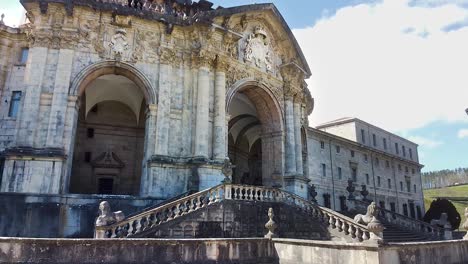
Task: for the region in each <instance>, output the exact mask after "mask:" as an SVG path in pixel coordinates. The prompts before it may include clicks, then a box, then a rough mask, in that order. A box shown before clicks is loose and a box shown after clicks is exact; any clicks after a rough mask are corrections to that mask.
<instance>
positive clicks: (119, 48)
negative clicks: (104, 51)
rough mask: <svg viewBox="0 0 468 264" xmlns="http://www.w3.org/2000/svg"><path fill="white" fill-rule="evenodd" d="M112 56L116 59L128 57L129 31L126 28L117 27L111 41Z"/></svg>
mask: <svg viewBox="0 0 468 264" xmlns="http://www.w3.org/2000/svg"><path fill="white" fill-rule="evenodd" d="M109 47H110V52H111V57H114V58H115V59H116V60H122V59H126V58H127V57H128V50H129V44H128V41H127V32H126V31H125V29H117V31H116V32H115V34H114V36H112V38H111V41H110V43H109Z"/></svg>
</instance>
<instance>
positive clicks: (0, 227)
mask: <svg viewBox="0 0 468 264" xmlns="http://www.w3.org/2000/svg"><path fill="white" fill-rule="evenodd" d="M103 200H106V201H109V203H110V204H111V206H112V208H115V209H116V210H117V209H118V210H122V211H124V212H125V214H127V215H128V214H131V213H135V212H138V211H141V210H143V209H144V208H147V207H150V206H153V205H156V204H158V203H160V202H161V201H162V200H159V199H157V198H146V199H145V198H135V197H132V196H110V195H75V194H69V195H45V194H44V195H40V194H36V195H35V194H15V193H0V208H2V212H1V214H0V236H4V237H43V238H47V237H67V238H86V237H93V234H94V221H95V219H96V217H97V212H98V206H99V203H100V202H101V201H103Z"/></svg>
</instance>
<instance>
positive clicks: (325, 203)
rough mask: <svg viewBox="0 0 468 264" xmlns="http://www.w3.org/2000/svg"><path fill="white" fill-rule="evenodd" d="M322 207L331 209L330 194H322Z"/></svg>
mask: <svg viewBox="0 0 468 264" xmlns="http://www.w3.org/2000/svg"><path fill="white" fill-rule="evenodd" d="M323 206H325V207H327V208H331V201H330V194H328V193H325V194H323Z"/></svg>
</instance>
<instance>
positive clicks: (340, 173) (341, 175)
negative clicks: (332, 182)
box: [338, 167, 343, 180]
mask: <svg viewBox="0 0 468 264" xmlns="http://www.w3.org/2000/svg"><path fill="white" fill-rule="evenodd" d="M342 177H343V174H342V169H341V167H338V179H340V180H341V178H342Z"/></svg>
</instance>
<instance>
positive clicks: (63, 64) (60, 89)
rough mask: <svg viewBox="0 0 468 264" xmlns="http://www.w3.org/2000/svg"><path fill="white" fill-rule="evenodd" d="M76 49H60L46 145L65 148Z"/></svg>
mask: <svg viewBox="0 0 468 264" xmlns="http://www.w3.org/2000/svg"><path fill="white" fill-rule="evenodd" d="M74 53H75V52H74V51H73V50H70V49H61V50H60V51H59V57H58V63H57V71H56V72H55V85H54V93H53V97H52V105H51V107H50V115H49V126H48V129H47V141H46V146H47V147H52V148H63V136H64V131H65V117H66V113H67V106H68V89H69V86H70V78H71V71H72V66H73V55H74Z"/></svg>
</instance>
